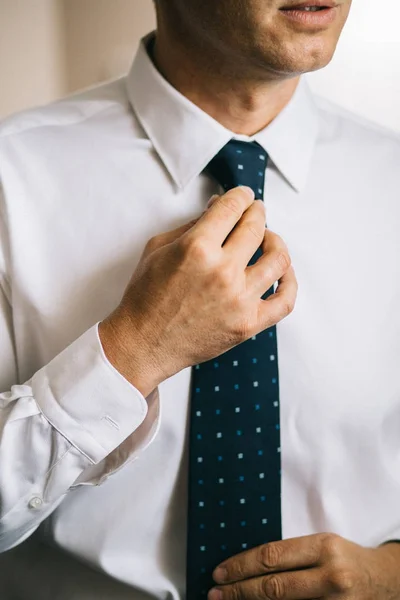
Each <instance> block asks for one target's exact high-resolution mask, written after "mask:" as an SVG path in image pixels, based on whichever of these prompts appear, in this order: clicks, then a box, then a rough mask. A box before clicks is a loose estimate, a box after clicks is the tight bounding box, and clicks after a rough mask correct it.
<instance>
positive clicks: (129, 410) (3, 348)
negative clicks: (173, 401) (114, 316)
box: [0, 189, 158, 552]
mask: <svg viewBox="0 0 400 600" xmlns="http://www.w3.org/2000/svg"><path fill="white" fill-rule="evenodd" d="M0 194H1V189H0ZM4 223H5V222H4V219H2V218H1V211H0V359H1V360H0V552H3V551H5V550H8V549H10V548H12V547H13V546H15V545H17V544H19V543H20V542H22V541H23V540H24V539H26V538H27V537H29V535H30V534H31V533H33V532H34V531H35V529H36V528H37V527H38V526H39V525H40V523H41V522H42V521H43V520H44V519H45V518H46V517H47V516H48V515H49V514H50V513H51V512H53V510H54V509H55V508H56V507H57V506H58V505H59V504H60V502H61V501H62V500H63V498H64V497H65V496H66V495H67V494H68V493H69V491H70V490H72V489H73V488H74V487H77V486H78V485H88V484H89V485H90V484H94V483H96V484H99V483H101V482H102V481H104V479H105V478H106V477H107V476H108V475H110V474H111V473H112V472H115V471H116V470H117V469H119V468H121V466H122V465H123V464H124V463H126V462H127V461H128V460H130V459H132V458H133V457H135V456H137V455H138V453H139V452H141V451H142V450H143V449H144V448H145V447H146V446H147V445H148V444H149V443H150V441H151V440H152V439H153V437H154V435H155V433H156V429H157V425H158V391H157V390H155V391H154V392H153V393H152V394H150V396H149V397H148V398H147V399H145V398H144V397H143V396H142V394H141V393H140V392H139V391H138V390H137V389H136V388H135V387H133V386H132V385H131V384H130V383H129V382H128V381H127V380H126V379H124V377H123V376H122V375H121V374H120V373H119V372H118V371H117V370H116V369H114V367H113V366H112V365H111V363H110V362H109V361H108V360H107V358H106V356H105V354H104V352H103V348H102V345H101V342H100V339H99V335H98V325H95V326H93V327H92V328H90V329H89V330H88V331H86V332H85V333H84V334H83V335H82V336H81V337H80V338H79V339H77V340H76V341H75V342H73V343H72V344H71V345H70V346H68V347H67V348H66V349H65V350H64V351H63V352H61V353H60V354H59V355H58V356H56V357H55V358H54V359H53V360H52V361H51V362H49V363H48V364H47V365H45V366H44V367H43V368H41V369H40V370H39V371H38V372H36V373H35V374H34V375H33V377H32V378H31V379H30V380H29V381H27V382H25V383H23V384H20V382H19V377H18V351H17V349H16V348H17V347H16V343H15V339H14V328H13V310H12V302H11V292H10V288H11V286H10V285H9V280H8V276H7V267H6V263H7V261H6V256H7V249H6V241H5V240H6V239H7V231H6V229H5V225H4ZM16 384H17V385H16ZM146 416H147V418H146Z"/></svg>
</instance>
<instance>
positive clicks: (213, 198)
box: [207, 194, 219, 208]
mask: <svg viewBox="0 0 400 600" xmlns="http://www.w3.org/2000/svg"><path fill="white" fill-rule="evenodd" d="M218 198H219V196H218V194H213V195H212V196H211V198H210V199H209V201H208V202H207V208H210V206H212V205H213V204H214V202H215V201H216V200H218Z"/></svg>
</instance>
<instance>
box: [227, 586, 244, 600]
mask: <svg viewBox="0 0 400 600" xmlns="http://www.w3.org/2000/svg"><path fill="white" fill-rule="evenodd" d="M229 588H230V590H229V591H230V593H229V594H228V598H230V600H244V595H243V593H242V589H241V587H240V585H239V584H238V583H232V585H230V586H229Z"/></svg>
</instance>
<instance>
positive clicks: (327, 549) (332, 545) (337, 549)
mask: <svg viewBox="0 0 400 600" xmlns="http://www.w3.org/2000/svg"><path fill="white" fill-rule="evenodd" d="M322 548H323V551H324V553H325V554H326V555H328V556H329V557H330V558H331V559H337V558H340V557H341V553H342V538H341V537H340V535H337V534H336V533H325V534H323V539H322Z"/></svg>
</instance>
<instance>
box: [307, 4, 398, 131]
mask: <svg viewBox="0 0 400 600" xmlns="http://www.w3.org/2000/svg"><path fill="white" fill-rule="evenodd" d="M399 21H400V0H353V9H352V13H351V15H350V19H349V21H348V23H347V25H346V28H345V30H344V33H343V36H342V39H341V41H340V43H339V46H338V49H337V52H336V55H335V58H334V60H333V61H332V63H331V64H330V65H329V66H328V67H327V68H326V69H324V70H322V71H319V72H318V73H315V74H312V75H309V76H308V78H309V81H310V82H311V85H312V88H313V89H314V90H315V91H316V92H318V93H320V94H322V95H324V96H327V97H328V98H330V99H331V100H333V101H335V102H338V103H339V104H341V105H343V106H345V107H346V108H348V109H350V110H352V111H354V112H357V113H359V114H361V115H363V116H365V117H367V118H369V119H372V120H374V121H377V122H378V123H381V124H383V125H385V126H387V127H391V128H392V129H396V130H397V131H400V26H399Z"/></svg>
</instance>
